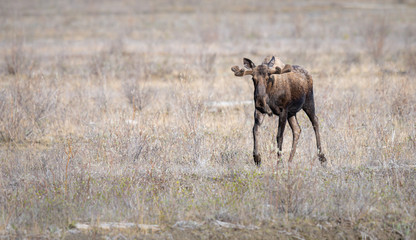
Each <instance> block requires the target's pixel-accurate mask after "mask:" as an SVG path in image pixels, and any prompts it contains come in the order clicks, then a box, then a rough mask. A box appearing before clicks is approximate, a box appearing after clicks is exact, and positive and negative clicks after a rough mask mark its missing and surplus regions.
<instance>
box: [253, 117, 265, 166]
mask: <svg viewBox="0 0 416 240" xmlns="http://www.w3.org/2000/svg"><path fill="white" fill-rule="evenodd" d="M263 119H264V115H263V114H262V113H261V112H259V111H258V110H254V126H253V140H254V149H253V158H254V163H256V165H257V166H260V164H261V157H260V154H259V152H258V140H259V139H258V133H259V127H260V125H261V124H262V123H263Z"/></svg>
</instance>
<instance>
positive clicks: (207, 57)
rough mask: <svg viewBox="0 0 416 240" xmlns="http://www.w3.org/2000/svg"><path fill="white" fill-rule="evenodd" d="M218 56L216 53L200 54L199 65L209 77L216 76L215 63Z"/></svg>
mask: <svg viewBox="0 0 416 240" xmlns="http://www.w3.org/2000/svg"><path fill="white" fill-rule="evenodd" d="M216 58H217V54H216V53H202V54H200V55H199V59H198V65H199V68H200V69H201V70H202V72H203V74H202V75H203V76H205V77H207V78H214V77H215V74H214V73H215V72H214V65H215V61H216Z"/></svg>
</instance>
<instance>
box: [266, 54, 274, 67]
mask: <svg viewBox="0 0 416 240" xmlns="http://www.w3.org/2000/svg"><path fill="white" fill-rule="evenodd" d="M274 62H275V59H274V56H273V57H272V59H270V61H269V62H268V63H267V66H268V67H269V68H272V67H273V66H274Z"/></svg>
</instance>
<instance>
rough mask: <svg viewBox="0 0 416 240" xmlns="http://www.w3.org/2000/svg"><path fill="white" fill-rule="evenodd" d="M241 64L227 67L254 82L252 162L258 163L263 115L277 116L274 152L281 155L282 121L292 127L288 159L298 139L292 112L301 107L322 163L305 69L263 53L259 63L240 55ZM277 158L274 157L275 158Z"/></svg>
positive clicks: (296, 121)
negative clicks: (259, 134)
mask: <svg viewBox="0 0 416 240" xmlns="http://www.w3.org/2000/svg"><path fill="white" fill-rule="evenodd" d="M243 63H244V67H245V69H244V68H241V69H240V68H239V67H238V66H234V67H232V68H231V70H232V71H233V72H234V75H235V76H238V77H242V76H245V75H251V76H252V80H253V83H254V103H255V111H254V126H253V140H254V150H253V158H254V162H255V164H256V165H258V166H260V164H261V157H260V154H259V152H258V132H259V127H260V125H261V124H262V122H263V120H264V116H265V115H266V114H267V115H269V116H272V115H273V114H274V115H277V116H279V126H278V131H277V137H276V140H277V146H278V152H277V156H278V159H279V160H280V159H281V157H282V145H283V133H284V130H285V125H286V121H288V122H289V126H290V128H291V129H292V134H293V142H292V150H291V152H290V156H289V160H288V161H289V162H291V161H292V160H293V157H294V155H295V152H296V145H297V143H298V140H299V136H300V133H301V128H300V126H299V123H298V120H297V118H296V114H297V113H298V112H299V111H300V110H301V109H303V111H305V113H306V115H307V116H308V118H309V120H310V121H311V123H312V126H313V129H314V131H315V136H316V145H317V148H318V158H319V160H320V162H321V164H325V163H326V158H325V155H324V153H323V152H322V149H321V139H320V135H319V124H318V118H317V116H316V115H315V102H314V97H313V80H312V77H311V76H310V75H309V73H308V72H307V71H306V70H305V69H303V68H302V67H300V66H297V65H288V64H283V62H282V61H280V59H278V60H277V63H276V59H275V57H274V56H273V57H271V59H270V57H266V59H265V60H264V61H263V63H262V64H260V65H258V66H256V65H255V64H254V63H253V62H252V61H251V60H250V59H247V58H244V59H243ZM279 160H278V161H279Z"/></svg>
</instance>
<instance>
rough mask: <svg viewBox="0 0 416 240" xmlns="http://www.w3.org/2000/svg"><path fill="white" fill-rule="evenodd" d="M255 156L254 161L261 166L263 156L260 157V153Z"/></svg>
mask: <svg viewBox="0 0 416 240" xmlns="http://www.w3.org/2000/svg"><path fill="white" fill-rule="evenodd" d="M253 157H254V163H255V164H256V165H257V166H260V164H261V157H260V155H253Z"/></svg>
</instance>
